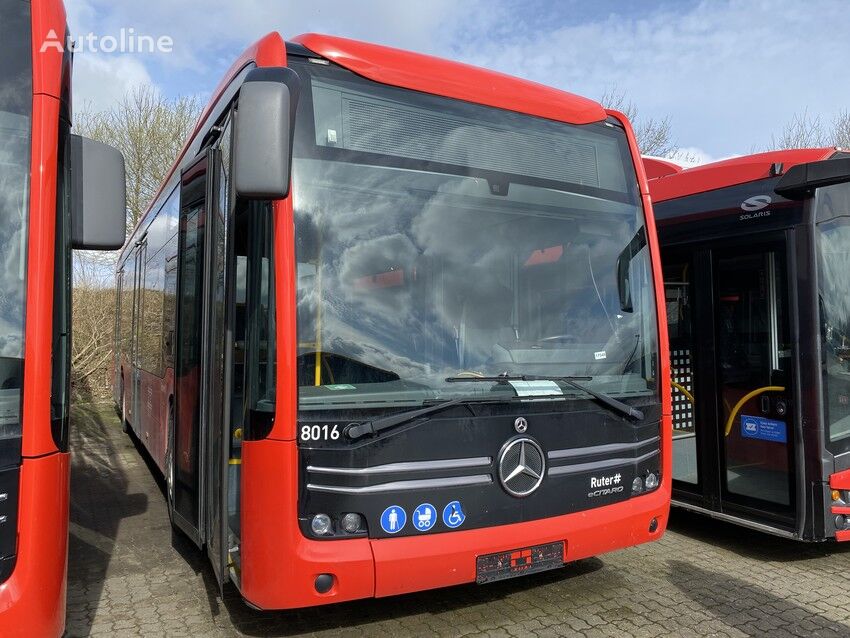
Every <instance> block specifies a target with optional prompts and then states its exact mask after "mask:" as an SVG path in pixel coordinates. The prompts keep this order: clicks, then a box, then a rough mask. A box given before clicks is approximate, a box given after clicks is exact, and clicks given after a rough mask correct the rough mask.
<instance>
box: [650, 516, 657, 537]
mask: <svg viewBox="0 0 850 638" xmlns="http://www.w3.org/2000/svg"><path fill="white" fill-rule="evenodd" d="M657 529H658V519H657V518H653V519H652V520H651V521H649V533H650V534H654V533H655V532H656V530H657Z"/></svg>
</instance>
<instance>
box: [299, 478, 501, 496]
mask: <svg viewBox="0 0 850 638" xmlns="http://www.w3.org/2000/svg"><path fill="white" fill-rule="evenodd" d="M492 482H493V478H492V477H491V476H490V475H489V474H477V475H474V476H449V477H447V478H434V479H415V480H412V481H392V482H390V483H378V484H377V485H366V486H363V487H343V486H340V485H316V484H314V483H308V484H307V489H308V490H310V491H313V492H330V493H332V494H380V493H382V492H403V491H408V490H421V489H431V488H438V487H466V486H469V485H488V484H490V483H492Z"/></svg>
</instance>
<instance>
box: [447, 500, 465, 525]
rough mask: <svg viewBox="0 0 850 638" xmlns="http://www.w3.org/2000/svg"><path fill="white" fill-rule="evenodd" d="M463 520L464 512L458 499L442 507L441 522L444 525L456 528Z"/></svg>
mask: <svg viewBox="0 0 850 638" xmlns="http://www.w3.org/2000/svg"><path fill="white" fill-rule="evenodd" d="M465 520H466V514H464V513H463V508H462V507H461V506H460V501H452V502H451V503H449V504H448V505H446V506H445V507H444V508H443V523H445V525H446V527H450V528H452V529H456V528H458V527H460V526H461V525H463V522H464V521H465Z"/></svg>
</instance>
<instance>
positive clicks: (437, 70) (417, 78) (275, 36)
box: [118, 31, 620, 268]
mask: <svg viewBox="0 0 850 638" xmlns="http://www.w3.org/2000/svg"><path fill="white" fill-rule="evenodd" d="M293 44H294V45H295V46H294V48H296V49H297V48H302V47H303V49H302V50H304V51H306V52H313V53H315V54H316V55H317V56H321V57H324V58H327V59H328V60H331V61H333V62H334V63H336V64H339V65H340V66H341V67H343V68H346V69H348V70H350V71H353V72H354V73H357V74H359V75H362V76H364V77H366V78H369V79H371V80H374V81H376V82H381V83H383V84H389V85H391V86H398V87H401V88H406V89H412V90H415V91H422V92H424V93H432V94H435V95H442V96H445V97H451V98H455V99H459V100H465V101H467V102H473V103H477V104H483V105H485V106H493V107H495V108H501V109H506V110H510V111H517V112H520V113H526V114H528V115H535V116H538V117H544V118H547V119H552V120H557V121H561V122H567V123H570V124H590V123H592V122H602V121H604V120H605V119H606V118H608V116H609V115H614V116H616V117H618V118H619V117H620V116H619V115H618V114H616V113H615V112H614V111H610V110H606V109H605V108H604V107H603V106H602V105H601V104H599V103H598V102H594V101H593V100H590V99H588V98H584V97H581V96H578V95H574V94H572V93H568V92H566V91H561V90H559V89H555V88H552V87H549V86H545V85H543V84H538V83H537V82H531V81H529V80H523V79H520V78H516V77H513V76H510V75H506V74H504V73H499V72H496V71H488V70H487V69H482V68H480V67H476V66H472V65H469V64H464V63H461V62H452V61H450V60H444V59H442V58H437V57H434V56H430V55H425V54H422V53H412V52H410V51H404V50H401V49H394V48H391V47H385V46H380V45H376V44H369V43H366V42H359V41H357V40H349V39H347V38H337V37H333V36H328V35H320V34H316V33H306V34H303V35H299V36H296V37H295V38H293V39H292V40H291V43H290V44H289V46H292V45H293ZM286 57H287V43H286V42H285V41H284V40H283V38H282V37H281V36H280V34H279V33H277V32H276V31H273V32H271V33H268V34H267V35H265V36H263V37H262V38H260V39H259V40H258V41H257V42H255V43H254V44H252V45H251V46H249V47H248V48H247V49H246V50H245V51H244V52H243V53H242V55H240V56H239V57H238V58H237V59H236V61H235V62H234V63H233V65H232V66H231V67H230V69H228V71H227V72H226V73H225V74H224V77H223V78H222V79H221V81H220V82H219V84H218V86H217V87H216V88H215V90H214V91H213V92H212V96H211V97H210V101H209V103H208V104H207V106H206V107H205V108H204V110H203V112H202V113H201V116H200V117H199V118H198V122H197V123H196V124H195V128H194V130H193V132H192V134H191V135H190V137H189V139H188V140H186V143H185V144H184V146H183V149H182V150H181V151H180V153H179V154H178V156H177V159H176V160H175V162H174V164H173V165H172V167H171V169H170V170H169V171H168V173H167V175H166V177H165V179H164V180H163V182H162V184H160V187H159V190H158V191H157V193H156V194H155V195H154V197H153V198H152V200H151V202H150V203H149V204H148V207H147V208H146V209H145V211H144V212H143V213H142V215H141V217H140V218H139V220H138V222H137V223H136V226H135V228H134V229H133V231H132V232H131V233H129V235H128V237H127V243H126V244H125V246H124V250H123V251H122V254H121V255H120V256H119V259H118V264H119V266H118V267H119V268H120V267H121V264H122V262H123V261H124V258H125V256H126V250H127V247H128V246H130V245H132V243H133V241H134V238H135V237H136V236H137V234H138V233H139V232H142V229H143V228H144V227H145V226H146V225H147V223H148V222H149V221H150V219H151V213H152V210H151V209H152V207H153V206H155V205H156V204H157V202H158V201H159V199H160V196H161V195H162V194H163V189H164V188H165V186H166V185H167V184H168V183H169V182H170V181H171V180H172V178H173V176H174V173H175V172H176V171H177V170H178V168H179V166H181V164H182V162H183V159H184V157H185V155H186V152H187V150H188V148H189V144H190V143H191V141H192V139H193V138H195V136H197V135H198V133H200V132H201V130H202V128H203V127H204V126H207V125H208V124H209V122H208V121H207V120H208V118H209V116H210V114H211V113H212V111H213V108H214V107H215V105H216V104H217V103H218V101H219V99H220V98H221V97H222V95H223V94H224V92H225V90H226V89H227V87H228V85H230V83H231V82H232V81H233V80H234V79H235V78H236V76H238V75H239V73H240V72H241V71H243V70H244V69H245V67H246V66H248V65H249V64H251V63H255V64H256V65H257V66H260V67H265V66H283V65H285V64H286Z"/></svg>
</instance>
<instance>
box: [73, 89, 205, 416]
mask: <svg viewBox="0 0 850 638" xmlns="http://www.w3.org/2000/svg"><path fill="white" fill-rule="evenodd" d="M200 111H201V104H200V102H199V101H198V100H197V99H196V98H194V97H178V98H175V99H169V98H166V97H164V96H162V95H161V94H160V93H159V92H158V91H157V90H156V89H155V88H154V87H152V86H140V87H138V88H136V89H133V90H131V91H129V92H128V93H127V94H126V95H125V96H124V97H123V98H122V99H121V100H119V101H118V102H117V103H116V104H115V105H114V106H112V107H111V108H109V109H107V110H105V111H98V112H93V111H91V110H85V109H84V110H83V111H82V112H80V113H78V114H77V115H76V117H75V123H74V132H75V133H79V134H81V135H85V136H87V137H90V138H93V139H95V140H98V141H101V142H104V143H107V144H110V145H112V146H114V147H116V148H118V149H119V150H120V151H121V152H122V153H123V154H124V161H125V165H126V170H127V229H128V233H129V232H130V231H131V230H132V229H133V228H134V227H135V226H136V224H137V223H138V221H139V219H140V218H141V216H142V214H143V213H144V211H145V209H146V208H147V206H148V205H149V204H150V202H151V201H152V199H153V197H154V195H155V194H156V191H157V189H158V188H159V185H160V183H161V182H162V180H163V179H164V178H165V176H166V173H167V171H168V169H169V168H170V167H171V165H172V164H173V163H174V160H175V159H176V158H177V155H178V153H179V152H180V150H181V149H182V148H183V143H184V141H185V140H186V139H187V138H188V137H189V135H190V134H191V132H192V130H193V128H194V126H195V122H196V121H197V119H198V116H199V114H200ZM116 258H117V254H116V253H93V252H86V251H79V252H76V253H75V254H74V273H73V275H74V291H73V302H72V306H73V307H72V313H73V315H72V316H73V343H72V346H71V349H72V350H71V352H72V354H71V384H72V389H73V391H74V393H75V395H76V396H77V397H78V398H83V399H87V400H98V399H104V398H106V397H107V396H108V388H109V378H108V370H109V367H110V365H109V364H110V360H111V357H112V346H113V323H114V313H115V290H114V289H113V282H114V267H115V260H116Z"/></svg>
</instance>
